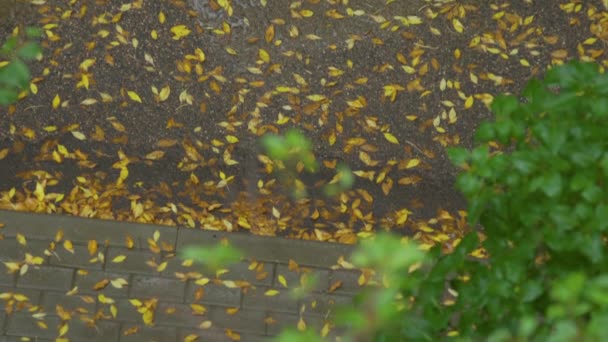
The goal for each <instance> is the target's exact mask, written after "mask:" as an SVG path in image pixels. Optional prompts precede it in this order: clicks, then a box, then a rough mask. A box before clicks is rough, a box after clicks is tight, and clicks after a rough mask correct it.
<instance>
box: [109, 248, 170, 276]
mask: <svg viewBox="0 0 608 342" xmlns="http://www.w3.org/2000/svg"><path fill="white" fill-rule="evenodd" d="M116 257H119V258H118V259H115V258H116ZM122 257H124V260H122V261H120V260H121V259H122ZM160 258H161V256H160V254H155V253H152V252H149V251H142V250H137V249H128V248H118V247H110V248H108V252H107V254H106V268H105V270H106V271H114V272H128V273H137V274H151V273H154V272H156V269H155V268H154V267H152V266H150V265H148V264H147V262H148V261H154V262H156V263H160ZM114 260H116V261H114Z"/></svg>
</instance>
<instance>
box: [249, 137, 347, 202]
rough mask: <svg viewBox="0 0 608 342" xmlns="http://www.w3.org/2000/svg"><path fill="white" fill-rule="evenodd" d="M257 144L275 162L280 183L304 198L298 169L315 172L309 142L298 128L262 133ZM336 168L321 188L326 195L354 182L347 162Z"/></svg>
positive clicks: (315, 168) (338, 191)
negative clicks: (333, 174)
mask: <svg viewBox="0 0 608 342" xmlns="http://www.w3.org/2000/svg"><path fill="white" fill-rule="evenodd" d="M261 143H262V146H263V147H264V150H265V151H266V153H267V154H268V156H269V157H270V159H271V160H272V161H273V163H275V164H276V165H277V168H278V169H279V172H278V173H279V177H280V180H281V182H282V183H283V184H284V185H285V186H286V187H289V188H291V191H292V195H293V197H294V198H296V199H300V198H303V197H306V196H307V195H308V192H307V191H306V187H305V185H304V183H303V182H301V181H300V179H299V177H298V174H299V171H298V169H299V167H300V166H302V167H303V168H304V170H306V171H308V172H310V173H315V172H318V171H319V163H318V162H317V159H316V157H315V154H314V152H313V146H312V142H311V141H310V140H309V139H308V138H307V137H306V136H305V135H304V133H302V132H301V131H299V130H297V129H289V130H288V131H287V132H285V134H284V135H282V136H281V135H276V134H266V135H264V136H263V137H262V138H261ZM336 171H337V172H336V176H335V177H334V178H333V179H332V180H331V181H330V182H329V183H328V184H326V185H325V186H324V188H323V193H324V194H325V195H326V196H328V197H331V196H335V195H337V194H339V193H341V192H342V191H345V190H348V189H349V188H350V187H351V186H352V185H353V183H354V181H355V176H354V175H353V174H352V172H351V170H350V167H349V166H348V165H345V164H339V165H338V166H337V170H336Z"/></svg>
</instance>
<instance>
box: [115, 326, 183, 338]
mask: <svg viewBox="0 0 608 342" xmlns="http://www.w3.org/2000/svg"><path fill="white" fill-rule="evenodd" d="M134 327H137V332H136V333H133V334H129V329H132V328H134ZM176 338H177V330H176V329H175V328H168V327H148V326H143V325H137V324H136V325H128V324H123V327H122V329H121V333H120V340H119V341H120V342H175V341H177V339H176ZM182 341H183V340H182Z"/></svg>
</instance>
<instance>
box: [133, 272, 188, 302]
mask: <svg viewBox="0 0 608 342" xmlns="http://www.w3.org/2000/svg"><path fill="white" fill-rule="evenodd" d="M131 281H132V283H131V291H130V296H131V297H135V298H151V297H156V298H160V299H162V300H165V301H169V302H177V303H180V302H183V301H184V294H185V290H186V282H183V281H181V280H177V279H170V278H163V277H154V276H139V275H137V276H133V278H132V280H131Z"/></svg>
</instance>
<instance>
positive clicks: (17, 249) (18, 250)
mask: <svg viewBox="0 0 608 342" xmlns="http://www.w3.org/2000/svg"><path fill="white" fill-rule="evenodd" d="M25 238H26V239H25V245H22V244H20V243H19V242H18V241H17V239H16V238H14V237H13V238H6V239H3V240H0V251H2V255H0V261H1V262H9V261H21V260H23V259H25V254H26V253H29V254H31V255H33V256H39V257H42V258H43V259H44V263H43V264H46V263H47V261H48V260H47V259H48V258H47V256H46V255H44V250H45V249H47V247H48V246H49V243H48V242H46V241H40V240H32V239H28V237H27V236H25Z"/></svg>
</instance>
